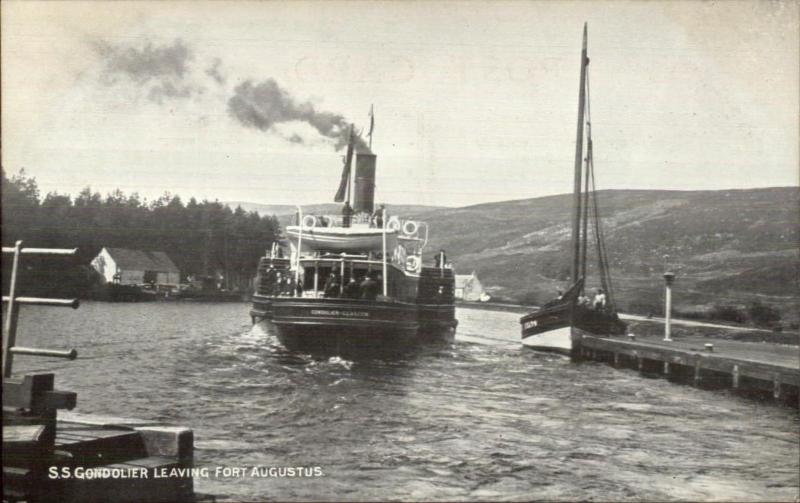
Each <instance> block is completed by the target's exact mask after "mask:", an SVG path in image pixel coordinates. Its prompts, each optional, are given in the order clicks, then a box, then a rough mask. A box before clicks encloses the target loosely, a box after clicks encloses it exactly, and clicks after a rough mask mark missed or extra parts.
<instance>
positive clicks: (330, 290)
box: [323, 273, 339, 298]
mask: <svg viewBox="0 0 800 503" xmlns="http://www.w3.org/2000/svg"><path fill="white" fill-rule="evenodd" d="M323 295H324V296H325V297H329V298H333V297H338V296H339V278H338V277H337V276H336V274H335V273H331V274H330V276H328V280H327V281H325V290H324V293H323Z"/></svg>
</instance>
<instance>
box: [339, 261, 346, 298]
mask: <svg viewBox="0 0 800 503" xmlns="http://www.w3.org/2000/svg"><path fill="white" fill-rule="evenodd" d="M344 256H345V253H344V252H342V265H341V268H340V271H339V297H341V296H342V294H343V293H344Z"/></svg>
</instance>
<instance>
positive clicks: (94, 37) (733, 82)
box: [0, 0, 800, 206]
mask: <svg viewBox="0 0 800 503" xmlns="http://www.w3.org/2000/svg"><path fill="white" fill-rule="evenodd" d="M799 6H800V3H798V2H794V1H785V2H780V1H777V2H756V1H740V2H737V1H725V2H711V1H706V2H699V1H689V0H686V1H675V2H672V1H655V2H643V1H624V2H623V1H611V2H601V1H575V2H566V1H558V0H556V1H530V2H525V1H515V2H500V1H492V2H488V1H487V2H483V1H462V2H434V1H430V2H422V1H417V2H411V1H409V2H400V1H366V0H365V1H352V2H337V1H330V2H322V1H309V2H303V1H293V2H288V1H261V2H258V1H247V2H237V1H226V2H221V1H220V2H207V3H205V2H176V1H169V0H164V1H149V2H104V1H92V2H69V1H66V2H39V1H13V0H12V1H3V2H2V4H0V8H1V9H2V17H1V18H0V19H1V22H2V26H1V29H2V31H1V36H2V59H0V62H1V63H0V65H1V66H0V68H1V70H2V147H3V148H2V163H3V167H4V169H5V170H6V172H7V173H11V174H13V173H16V172H18V171H19V170H20V169H21V168H24V169H25V172H26V173H27V174H28V175H31V176H34V177H35V178H36V180H37V182H38V184H39V187H40V189H41V190H42V193H43V194H45V193H47V192H59V193H62V194H63V193H67V194H73V195H74V194H76V193H78V192H79V191H80V190H81V189H83V188H84V187H86V186H91V188H92V189H93V190H96V191H99V192H101V193H103V194H106V193H108V192H111V191H113V190H115V189H117V188H119V189H121V190H122V191H123V192H125V193H126V194H130V193H133V192H136V193H139V194H140V195H141V196H143V197H146V198H148V199H153V198H156V197H159V196H160V195H162V194H163V193H164V192H169V193H171V194H177V195H180V196H181V197H182V198H184V199H188V198H189V197H192V196H194V197H196V198H198V199H210V200H214V199H218V200H221V201H247V202H253V203H262V204H311V203H321V202H332V200H333V196H334V193H335V192H336V188H337V186H338V180H339V177H340V174H341V166H342V161H341V156H342V155H343V150H342V149H341V145H342V142H343V140H342V138H346V134H347V133H346V131H347V128H348V125H349V124H351V123H352V124H355V128H356V131H357V132H360V133H361V135H362V136H361V140H362V141H363V142H368V141H369V140H368V138H367V137H366V133H367V132H368V130H369V115H368V114H369V111H370V108H371V107H374V115H375V128H374V133H373V137H372V139H373V141H372V149H373V151H374V152H375V153H376V154H377V155H378V180H377V187H376V193H377V195H376V197H377V199H378V201H381V202H386V203H389V204H391V203H396V204H401V203H402V204H430V205H445V206H463V205H470V204H477V203H483V202H490V201H503V200H509V199H521V198H530V197H539V196H545V195H552V194H561V193H567V192H569V191H570V190H571V187H572V170H573V162H574V146H575V126H576V119H577V101H578V87H579V83H578V79H579V69H580V68H579V63H580V48H581V33H582V29H583V24H584V22H587V23H588V29H589V57H590V60H591V63H590V65H589V82H590V110H591V120H592V136H593V145H594V158H595V171H596V182H597V186H598V188H601V189H680V190H705V189H723V188H753V187H770V186H786V185H793V186H794V185H798V184H799V183H800V182H799V181H798V164H799V156H800V154H799V153H798V137H800V131H799V130H798V111H799V110H800V104H799V103H798V96H799V95H800V89H799V88H798V81H799V80H800V76H799V72H800V70H799V67H798V65H800V63H798V61H800V55H799V54H798V47H799V46H800V37H799V36H798V30H799V28H798V27H799V26H800V19H798V17H799V16H798V10H799V9H800V7H799Z"/></svg>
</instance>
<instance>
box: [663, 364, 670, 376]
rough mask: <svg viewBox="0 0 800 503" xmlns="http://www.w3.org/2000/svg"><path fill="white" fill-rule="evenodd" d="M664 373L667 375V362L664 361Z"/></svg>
mask: <svg viewBox="0 0 800 503" xmlns="http://www.w3.org/2000/svg"><path fill="white" fill-rule="evenodd" d="M664 375H665V376H668V375H669V362H664Z"/></svg>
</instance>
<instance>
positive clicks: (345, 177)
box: [333, 126, 353, 203]
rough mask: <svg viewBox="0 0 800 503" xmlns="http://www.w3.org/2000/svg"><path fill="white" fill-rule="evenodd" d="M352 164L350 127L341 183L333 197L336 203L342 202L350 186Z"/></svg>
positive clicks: (351, 134)
mask: <svg viewBox="0 0 800 503" xmlns="http://www.w3.org/2000/svg"><path fill="white" fill-rule="evenodd" d="M352 164H353V126H350V140H349V141H348V142H347V155H346V156H345V158H344V166H343V167H342V181H341V182H339V190H337V191H336V195H335V196H334V197H333V201H334V202H336V203H341V202H344V196H345V193H346V192H347V187H348V186H349V185H350V166H352Z"/></svg>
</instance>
